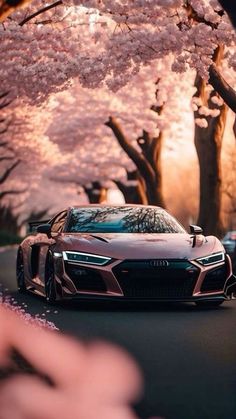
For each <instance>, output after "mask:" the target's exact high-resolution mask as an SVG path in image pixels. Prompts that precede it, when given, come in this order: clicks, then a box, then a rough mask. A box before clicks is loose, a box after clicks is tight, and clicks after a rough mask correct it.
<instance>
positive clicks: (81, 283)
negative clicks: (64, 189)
mask: <svg viewBox="0 0 236 419" xmlns="http://www.w3.org/2000/svg"><path fill="white" fill-rule="evenodd" d="M65 271H66V274H67V275H68V276H69V278H70V279H71V280H72V281H73V283H74V285H75V287H76V289H77V290H78V291H94V292H106V285H105V282H104V281H103V279H102V276H101V275H100V274H99V272H97V271H96V270H94V269H88V268H84V267H83V266H79V265H77V264H76V265H75V264H70V263H65Z"/></svg>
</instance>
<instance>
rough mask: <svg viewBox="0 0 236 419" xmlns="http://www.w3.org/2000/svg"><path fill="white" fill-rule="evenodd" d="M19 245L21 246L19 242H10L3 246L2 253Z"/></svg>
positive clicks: (0, 249) (0, 248) (0, 251)
mask: <svg viewBox="0 0 236 419" xmlns="http://www.w3.org/2000/svg"><path fill="white" fill-rule="evenodd" d="M18 246H19V245H18V244H9V245H8V246H1V247H0V253H4V252H6V251H7V250H11V249H17V247H18Z"/></svg>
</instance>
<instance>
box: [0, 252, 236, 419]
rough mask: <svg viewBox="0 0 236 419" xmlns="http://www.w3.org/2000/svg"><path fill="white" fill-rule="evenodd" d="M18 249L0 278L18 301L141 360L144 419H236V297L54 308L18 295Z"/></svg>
mask: <svg viewBox="0 0 236 419" xmlns="http://www.w3.org/2000/svg"><path fill="white" fill-rule="evenodd" d="M15 253H16V252H15V250H8V251H6V252H3V253H0V267H1V269H0V283H1V284H3V285H4V287H5V288H8V289H9V291H7V292H8V293H10V294H11V295H12V296H13V297H15V299H16V300H17V301H18V303H19V304H23V303H25V304H27V310H28V311H29V312H30V313H31V314H40V315H41V316H42V317H44V318H45V317H46V318H47V319H48V320H50V321H53V322H54V323H55V325H56V326H57V327H58V328H59V329H60V330H61V331H62V332H66V333H70V334H73V335H75V336H78V337H80V338H86V339H87V338H89V339H90V338H94V337H99V338H102V339H106V340H109V341H111V342H115V343H118V344H119V345H122V346H123V347H125V348H126V349H127V350H128V351H129V352H130V353H131V354H132V355H133V357H134V358H135V359H136V360H137V362H138V364H139V365H140V367H141V369H142V371H143V375H144V378H145V394H144V396H143V399H142V401H141V402H140V404H139V405H138V406H137V407H136V409H137V412H138V414H139V416H140V417H141V418H148V417H150V416H154V415H155V416H156V415H160V416H163V417H165V418H166V419H236V397H235V396H236V301H232V302H229V303H226V304H225V305H223V306H222V307H219V308H218V309H215V310H206V309H205V310H204V309H199V308H196V307H195V305H193V304H175V305H171V304H169V305H166V304H164V305H163V304H161V305H160V304H159V305H152V306H150V305H149V304H145V305H144V304H141V305H140V304H139V305H138V306H137V305H135V306H134V305H128V306H127V305H124V304H123V305H120V304H119V305H114V304H110V303H109V304H104V303H102V304H96V305H95V304H94V303H90V304H83V305H81V304H78V303H77V304H74V303H73V304H66V305H59V306H58V307H56V308H51V307H50V306H48V305H47V304H46V303H45V302H44V300H43V299H42V298H39V297H36V296H33V295H24V296H22V295H18V294H17V292H16V283H15V273H14V260H15ZM49 311H50V312H49ZM101 419H102V418H101Z"/></svg>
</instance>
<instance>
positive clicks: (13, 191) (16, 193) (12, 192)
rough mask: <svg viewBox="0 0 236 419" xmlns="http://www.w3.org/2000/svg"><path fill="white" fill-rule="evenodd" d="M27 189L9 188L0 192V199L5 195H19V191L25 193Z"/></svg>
mask: <svg viewBox="0 0 236 419" xmlns="http://www.w3.org/2000/svg"><path fill="white" fill-rule="evenodd" d="M26 191H27V188H25V189H20V190H16V189H9V190H7V191H3V192H0V200H1V199H3V198H4V197H5V196H6V195H19V194H21V193H25V192H26Z"/></svg>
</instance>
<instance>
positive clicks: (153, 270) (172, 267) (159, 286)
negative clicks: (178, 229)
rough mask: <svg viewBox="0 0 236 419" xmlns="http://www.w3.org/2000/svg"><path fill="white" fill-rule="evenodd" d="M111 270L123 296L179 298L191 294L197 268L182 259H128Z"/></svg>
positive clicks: (196, 275)
mask: <svg viewBox="0 0 236 419" xmlns="http://www.w3.org/2000/svg"><path fill="white" fill-rule="evenodd" d="M166 262H167V263H166ZM155 264H156V265H158V264H159V265H161V264H162V265H166V266H153V265H155ZM113 273H114V275H115V276H116V279H117V281H118V282H119V285H120V287H121V289H122V292H123V294H124V296H125V297H129V298H147V299H148V298H154V299H155V298H156V299H169V298H170V299H181V298H188V297H191V296H192V294H193V290H194V287H195V285H196V281H197V278H198V275H199V269H198V268H197V267H195V266H194V265H192V264H191V263H190V262H188V261H185V260H174V259H171V260H168V261H164V262H163V261H153V260H127V261H124V262H122V263H120V264H119V265H118V266H116V267H115V268H114V269H113Z"/></svg>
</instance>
